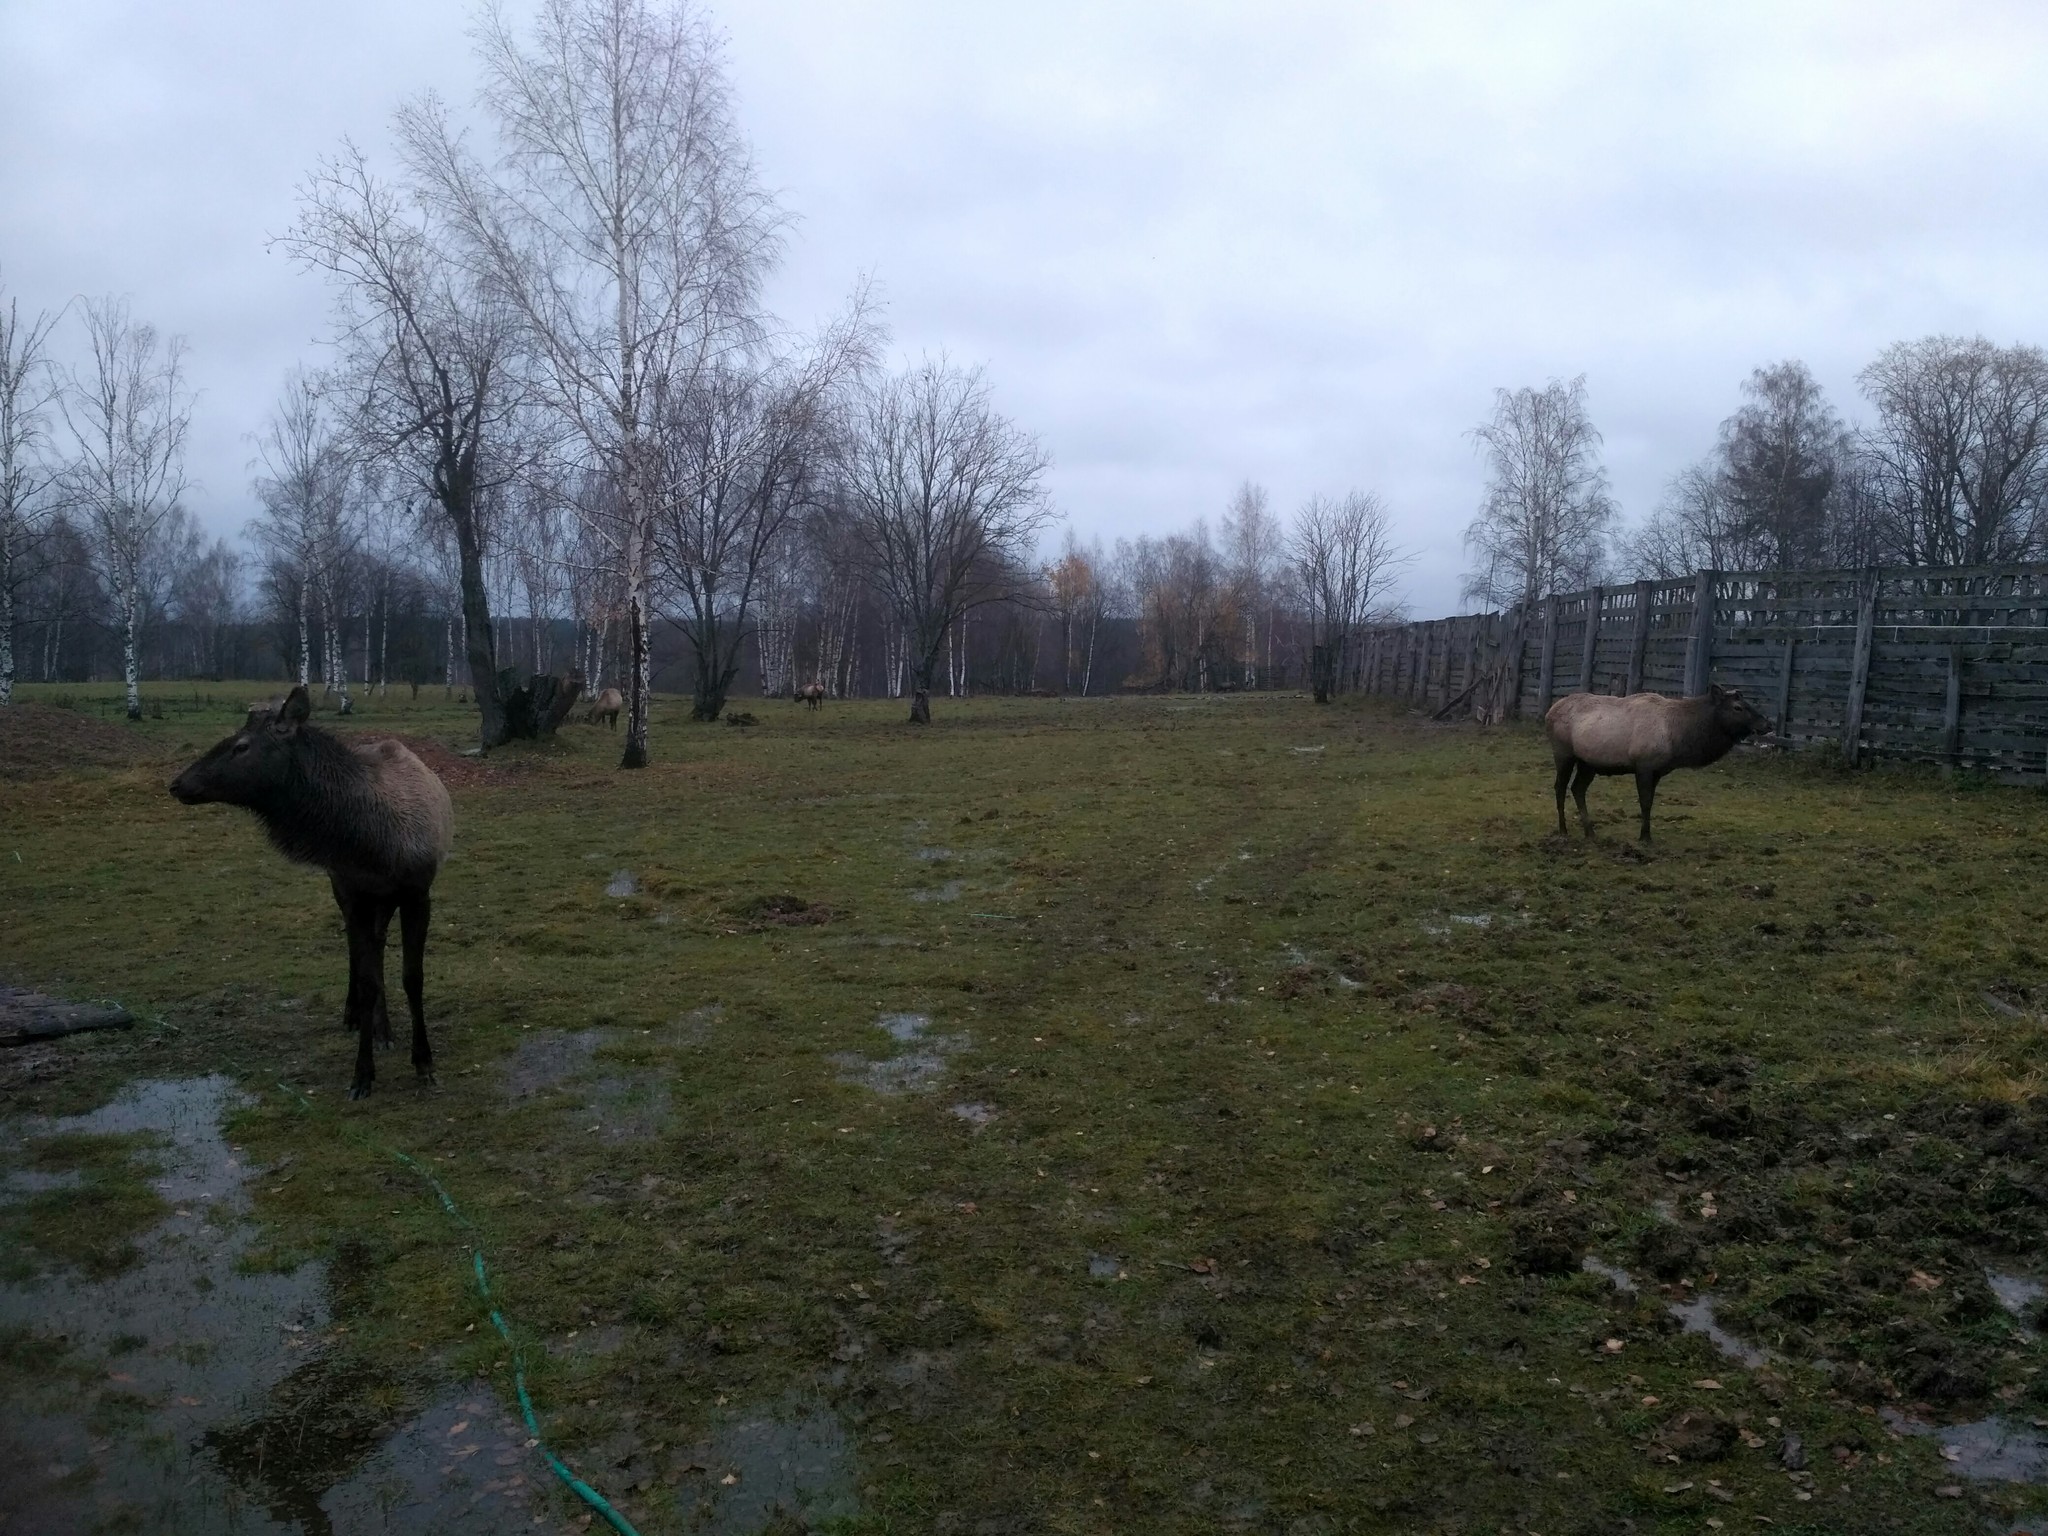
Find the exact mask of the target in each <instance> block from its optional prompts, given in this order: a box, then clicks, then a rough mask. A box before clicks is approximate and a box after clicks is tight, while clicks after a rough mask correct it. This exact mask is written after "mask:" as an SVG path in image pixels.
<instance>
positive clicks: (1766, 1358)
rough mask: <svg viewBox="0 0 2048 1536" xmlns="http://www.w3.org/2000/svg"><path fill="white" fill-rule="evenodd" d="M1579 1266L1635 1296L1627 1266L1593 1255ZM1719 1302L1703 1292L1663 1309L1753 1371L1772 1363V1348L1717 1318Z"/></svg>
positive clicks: (1634, 1288)
mask: <svg viewBox="0 0 2048 1536" xmlns="http://www.w3.org/2000/svg"><path fill="white" fill-rule="evenodd" d="M1579 1267H1580V1268H1581V1269H1583V1270H1584V1271H1585V1272H1586V1273H1587V1274H1589V1275H1598V1276H1600V1278H1601V1279H1603V1280H1605V1281H1606V1282H1607V1283H1608V1284H1609V1285H1611V1286H1613V1287H1614V1288H1615V1289H1616V1290H1617V1291H1620V1292H1622V1293H1623V1294H1625V1295H1629V1296H1633V1295H1635V1294H1636V1282H1635V1279H1634V1277H1633V1276H1631V1275H1630V1274H1629V1272H1628V1271H1627V1270H1625V1269H1621V1268H1619V1267H1617V1266H1615V1265H1613V1264H1606V1263H1602V1262H1601V1261H1600V1260H1599V1259H1596V1258H1594V1257H1592V1256H1591V1255H1590V1254H1589V1255H1587V1257H1586V1258H1584V1259H1583V1260H1581V1261H1580V1263H1579ZM1716 1305H1717V1303H1716V1301H1715V1299H1714V1297H1713V1296H1712V1295H1710V1294H1708V1293H1706V1292H1704V1291H1703V1292H1701V1293H1700V1294H1698V1295H1696V1296H1694V1297H1693V1298H1692V1299H1691V1300H1690V1301H1672V1302H1666V1303H1665V1305H1664V1310H1665V1311H1666V1312H1668V1313H1670V1314H1671V1315H1672V1316H1673V1317H1675V1318H1677V1319H1678V1321H1679V1322H1680V1323H1681V1324H1682V1325H1683V1326H1684V1328H1685V1331H1686V1332H1687V1333H1697V1334H1699V1335H1701V1336H1702V1337H1703V1338H1705V1339H1706V1340H1707V1342H1708V1343H1710V1344H1712V1345H1713V1346H1714V1348H1716V1349H1718V1350H1719V1351H1721V1353H1722V1354H1724V1355H1726V1356H1727V1357H1728V1358H1729V1359H1730V1360H1737V1361H1740V1362H1741V1363H1742V1364H1744V1365H1746V1366H1748V1367H1749V1368H1750V1369H1751V1370H1755V1369H1756V1368H1757V1367H1758V1366H1760V1365H1768V1364H1770V1362H1771V1353H1770V1351H1769V1350H1767V1349H1759V1348H1757V1346H1756V1345H1754V1344H1751V1343H1748V1342H1746V1341H1745V1340H1742V1339H1738V1338H1737V1337H1736V1336H1735V1335H1734V1334H1732V1333H1730V1332H1729V1331H1728V1330H1727V1329H1726V1328H1723V1327H1722V1326H1721V1324H1720V1323H1719V1322H1718V1321H1717V1320H1716V1319H1715V1317H1714V1308H1715V1306H1716Z"/></svg>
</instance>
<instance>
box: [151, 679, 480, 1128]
mask: <svg viewBox="0 0 2048 1536" xmlns="http://www.w3.org/2000/svg"><path fill="white" fill-rule="evenodd" d="M311 713H312V701H311V700H310V699H309V698H308V697H307V696H306V690H305V689H304V688H294V689H293V690H292V691H291V693H290V695H289V696H288V697H287V698H286V699H285V701H284V702H283V703H282V704H280V705H279V706H278V707H277V708H276V710H275V711H258V710H251V711H250V713H249V720H248V723H247V724H246V725H244V726H243V728H242V729H241V730H239V731H237V732H236V733H235V734H234V735H232V736H230V737H228V739H227V740H225V741H223V742H222V743H221V744H220V745H219V746H217V747H215V748H214V749H213V750H212V751H211V752H209V753H207V754H206V755H205V756H204V757H202V758H200V759H199V761H197V762H196V763H193V764H192V765H191V766H190V767H189V768H187V769H186V770H185V771H184V772H183V773H181V774H179V775H178V776H177V777H176V778H175V779H173V780H171V793H172V794H173V795H176V796H177V797H178V799H180V800H181V801H183V802H184V803H185V804H186V805H207V804H212V803H219V804H222V805H239V806H242V807H244V808H246V809H248V810H251V811H254V812H255V813H256V815H257V817H258V818H259V819H260V820H261V821H262V822H263V829H264V830H265V831H266V832H268V833H269V834H270V841H271V842H272V843H273V844H274V845H275V846H276V848H277V850H278V852H280V853H282V854H283V855H284V856H285V857H286V858H288V859H291V860H292V861H293V862H295V863H299V864H311V865H315V866H317V867H318V868H321V869H324V870H326V871H327V878H328V882H329V883H330V884H331V885H332V886H333V888H334V902H335V905H336V906H338V907H340V908H341V917H342V922H343V923H344V925H345V926H346V927H347V929H348V1001H347V1003H346V1004H345V1005H344V1007H343V1010H342V1025H343V1027H344V1028H346V1029H350V1030H353V1031H354V1032H355V1034H356V1037H357V1042H358V1044H357V1048H356V1076H355V1082H354V1084H353V1086H351V1087H350V1089H349V1097H350V1098H352V1099H360V1098H364V1097H366V1096H367V1095H368V1094H369V1092H370V1085H371V1083H372V1082H373V1081H375V1079H376V1076H377V1068H376V1063H375V1061H374V1060H373V1059H372V1056H371V1041H372V1037H373V1036H374V1037H375V1038H376V1039H377V1040H379V1041H381V1042H383V1043H384V1044H387V1045H388V1044H389V1043H390V1042H391V1018H390V1015H389V1013H388V1012H387V1011H386V1008H385V1002H384V936H385V932H386V930H387V929H388V928H389V927H390V926H391V915H392V913H394V912H396V913H397V914H398V917H399V923H400V932H401V938H402V942H403V946H404V957H405V958H404V978H405V1000H406V1002H407V1004H408V1005H409V1006H410V1008H411V1010H412V1064H413V1068H414V1070H415V1071H416V1072H417V1073H418V1074H419V1076H420V1077H421V1078H422V1079H423V1080H424V1081H426V1082H429V1083H431V1082H432V1081H433V1080H434V1053H433V1050H432V1048H431V1047H429V1046H428V1044H427V1015H426V1008H425V1004H424V1001H423V991H424V985H425V959H426V950H427V920H428V917H429V915H430V914H431V912H432V903H431V901H430V898H429V892H430V891H431V890H432V888H433V884H434V876H435V875H437V874H439V873H440V870H441V864H442V861H443V860H445V859H446V858H447V857H448V849H449V847H450V845H451V844H452V843H453V841H454V836H455V810H454V807H453V806H452V805H451V804H450V803H449V800H448V791H447V789H446V788H445V787H444V786H443V785H442V783H441V781H440V779H438V778H436V777H435V775H434V772H433V770H432V769H430V768H429V767H427V765H426V764H425V763H423V762H421V761H420V760H419V759H418V758H417V757H414V756H413V755H412V753H410V752H409V751H407V750H406V749H405V747H404V746H402V745H401V744H399V743H398V742H395V741H366V742H344V741H342V740H341V739H340V738H339V737H337V736H332V735H329V734H328V733H327V732H326V731H323V730H321V729H319V727H317V726H313V725H309V724H307V723H306V721H307V716H308V715H310V714H311Z"/></svg>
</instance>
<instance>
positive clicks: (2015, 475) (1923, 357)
mask: <svg viewBox="0 0 2048 1536" xmlns="http://www.w3.org/2000/svg"><path fill="white" fill-rule="evenodd" d="M1860 379H1861V382H1862V385H1863V393H1864V395H1865V396H1866V397H1867V398H1868V399H1869V401H1870V403H1871V404H1872V405H1873V406H1875V407H1876V408H1877V423H1876V425H1875V426H1874V427H1873V428H1872V429H1871V431H1870V432H1869V433H1868V434H1867V435H1866V438H1865V442H1866V445H1867V450H1868V452H1869V455H1870V458H1871V461H1872V472H1873V475H1874V479H1875V486H1876V495H1877V498H1878V500H1879V502H1880V504H1881V506H1882V508H1883V521H1884V525H1885V536H1886V543H1887V544H1888V546H1889V547H1890V551H1891V553H1892V557H1893V558H1895V559H1898V560H1901V561H1903V562H1904V563H1906V564H1909V565H1980V564H1984V563H1986V562H1989V561H1994V560H2020V559H2025V558H2027V557H2028V556H2029V555H2030V554H2032V553H2033V552H2035V551H2036V550H2038V549H2039V548H2040V547H2041V544H2042V540H2043V535H2044V532H2048V529H2044V527H2043V524H2044V520H2048V355H2044V354H2043V353H2042V351H2041V349H2040V348H2038V347H2020V346H2014V347H1997V346H1993V345H1992V344H1991V343H1990V342H1988V341H1986V340H1985V339H1984V338H1983V337H1981V336H1978V337H1972V338H1970V339H1968V340H1965V339H1963V338H1961V337H1956V336H1929V337H1926V338H1925V339H1923V340H1921V341H1914V342H1899V343H1897V344H1896V345H1894V346H1891V347H1887V348H1886V349H1885V350H1884V352H1883V353H1881V354H1880V355H1879V356H1878V359H1877V361H1875V362H1874V363H1872V364H1871V365H1870V366H1869V367H1868V368H1865V369H1864V370H1863V372H1862V374H1861V375H1860Z"/></svg>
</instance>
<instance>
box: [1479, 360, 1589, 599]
mask: <svg viewBox="0 0 2048 1536" xmlns="http://www.w3.org/2000/svg"><path fill="white" fill-rule="evenodd" d="M1472 436H1473V438H1474V439H1475V440H1476V441H1477V442H1478V444H1479V446H1480V447H1481V448H1482V449H1483V450H1484V452H1485V455H1486V465H1487V486H1486V499H1485V500H1484V501H1483V502H1482V503H1481V504H1480V509H1479V515H1478V516H1477V517H1475V518H1474V519H1473V520H1472V522H1471V524H1470V526H1468V527H1467V528H1466V530H1465V547H1466V549H1467V550H1469V551H1471V552H1472V553H1473V554H1474V555H1475V556H1476V557H1477V564H1476V565H1475V566H1474V567H1473V569H1472V570H1471V571H1469V572H1467V573H1466V576H1465V585H1464V594H1465V596H1466V597H1468V598H1472V599H1475V600H1477V601H1479V602H1483V603H1486V604H1489V605H1491V606H1494V607H1502V608H1504V607H1507V606H1508V605H1510V604H1513V603H1526V602H1533V601H1535V600H1536V599H1537V598H1540V597H1542V596H1543V595H1544V594H1545V593H1546V592H1552V591H1557V590H1560V589H1567V590H1568V589H1573V588H1578V587H1583V586H1587V585H1590V584H1591V583H1592V582H1594V581H1596V580H1597V579H1598V578H1599V574H1600V568H1601V565H1602V563H1603V560H1604V558H1605V554H1606V541H1607V534H1608V528H1609V526H1610V525H1611V524H1612V523H1613V521H1614V515H1615V506H1614V501H1613V498H1612V497H1610V496H1609V495H1608V494H1607V472H1606V470H1605V469H1604V468H1602V467H1601V463H1600V434H1599V433H1598V432H1597V431H1595V430H1594V427H1593V422H1592V418H1591V417H1590V416H1588V414H1587V412H1586V378H1585V375H1584V374H1581V375H1579V377H1577V378H1575V379H1572V380H1570V381H1569V382H1566V381H1563V380H1558V379H1553V380H1551V381H1550V383H1549V384H1547V385H1546V386H1545V387H1544V388H1542V389H1527V388H1524V389H1517V390H1506V389H1497V390H1495V391H1494V404H1493V419H1492V420H1491V421H1488V422H1486V423H1485V424H1484V425H1482V426H1479V427H1476V428H1474V429H1473V432H1472Z"/></svg>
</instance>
